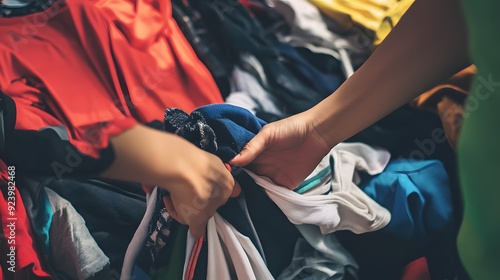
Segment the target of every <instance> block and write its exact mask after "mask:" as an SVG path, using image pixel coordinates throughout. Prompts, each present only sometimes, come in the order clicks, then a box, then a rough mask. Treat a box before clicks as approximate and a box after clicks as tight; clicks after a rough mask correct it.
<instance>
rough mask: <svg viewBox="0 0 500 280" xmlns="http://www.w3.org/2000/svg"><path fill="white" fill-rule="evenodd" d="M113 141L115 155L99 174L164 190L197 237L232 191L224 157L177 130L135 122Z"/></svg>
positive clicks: (173, 212)
mask: <svg viewBox="0 0 500 280" xmlns="http://www.w3.org/2000/svg"><path fill="white" fill-rule="evenodd" d="M111 143H112V144H113V148H114V150H115V154H116V158H115V161H114V163H113V164H112V165H111V167H109V168H108V169H107V170H105V171H104V172H103V173H102V174H101V176H103V177H106V178H111V179H118V180H126V181H134V182H140V183H142V184H146V185H151V186H159V187H161V188H163V189H165V190H168V191H169V192H170V197H169V198H168V199H167V200H168V202H167V204H166V206H167V210H168V211H169V213H170V214H171V215H172V217H173V218H175V219H176V220H178V221H180V222H182V223H185V224H188V225H189V226H190V229H191V232H192V233H193V235H194V236H195V237H197V236H200V235H202V234H203V231H204V228H205V224H206V222H207V221H208V219H209V218H210V217H212V216H213V214H214V212H215V210H216V209H217V208H218V207H219V206H220V205H222V204H224V203H225V202H226V200H227V198H228V197H229V195H230V194H231V190H232V188H233V186H234V180H233V178H232V176H231V174H230V173H229V171H228V170H227V169H226V168H225V166H224V164H223V163H222V161H221V160H220V159H219V158H217V157H216V156H214V155H212V154H209V153H207V152H205V151H203V150H201V149H199V148H197V147H196V146H194V145H193V144H191V143H189V142H187V141H186V140H184V139H182V138H180V137H178V136H176V135H173V134H170V133H165V132H161V131H157V130H154V129H151V128H148V127H145V126H142V125H137V126H135V127H133V128H132V129H130V130H128V131H126V132H124V133H122V134H120V135H118V136H116V137H114V138H113V139H111Z"/></svg>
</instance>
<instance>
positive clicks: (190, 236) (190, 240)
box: [182, 230, 196, 280]
mask: <svg viewBox="0 0 500 280" xmlns="http://www.w3.org/2000/svg"><path fill="white" fill-rule="evenodd" d="M195 242H196V239H195V238H194V236H193V234H191V230H188V232H187V236H186V257H185V258H184V269H183V270H182V280H186V270H187V268H188V265H189V258H190V257H191V253H192V252H193V247H194V243H195Z"/></svg>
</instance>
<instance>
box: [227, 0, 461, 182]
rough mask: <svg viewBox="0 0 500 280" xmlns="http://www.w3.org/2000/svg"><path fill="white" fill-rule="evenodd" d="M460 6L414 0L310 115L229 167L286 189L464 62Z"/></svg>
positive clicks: (270, 131)
mask: <svg viewBox="0 0 500 280" xmlns="http://www.w3.org/2000/svg"><path fill="white" fill-rule="evenodd" d="M460 3H461V2H460V1H459V0H416V1H415V3H414V4H413V5H412V7H410V9H409V10H408V11H407V13H406V14H405V15H404V16H403V18H402V19H401V21H400V22H399V23H398V24H397V25H396V27H395V28H394V29H393V31H392V32H391V33H390V34H389V36H388V37H387V38H386V39H385V41H384V42H383V43H382V44H381V45H380V46H379V47H378V48H377V50H376V51H375V52H374V53H373V54H372V56H371V57H370V58H369V59H368V60H367V61H366V62H365V64H363V66H362V67H361V68H360V69H358V70H357V71H356V73H354V75H352V76H351V77H350V78H349V79H348V80H347V81H346V82H345V83H344V84H343V85H342V86H341V87H340V88H339V89H338V90H337V91H335V92H334V93H333V94H332V95H331V96H329V97H328V98H326V99H325V100H323V101H322V102H321V103H319V104H318V105H316V106H315V107H313V108H312V109H310V110H308V111H306V112H304V113H301V114H298V115H295V116H292V117H290V118H287V119H284V120H281V121H278V122H275V123H271V124H269V125H267V126H265V127H264V129H263V130H262V131H261V132H260V133H259V134H258V135H257V136H256V137H255V138H254V139H252V141H250V142H249V143H248V144H247V146H246V147H245V148H244V149H243V151H242V152H241V153H240V155H238V156H237V157H236V158H235V159H234V160H233V161H232V164H234V165H239V166H243V165H247V164H250V163H251V165H250V166H249V168H251V169H253V170H254V171H255V172H256V173H258V174H261V175H266V176H268V177H270V178H271V179H273V180H274V181H275V182H276V183H280V184H282V185H284V186H287V187H288V188H294V187H295V186H297V185H298V184H299V183H300V182H301V181H302V180H303V179H304V178H305V177H306V176H307V175H309V173H310V172H311V171H312V170H313V169H314V167H315V166H316V165H317V164H318V162H319V161H320V160H321V158H322V157H323V156H324V155H325V154H326V153H328V151H329V150H330V149H331V148H332V147H334V146H335V145H336V144H338V143H339V142H341V141H344V140H345V139H347V138H349V137H350V136H352V135H354V134H356V133H357V132H359V131H361V130H362V129H364V128H366V127H367V126H369V125H370V124H372V123H374V122H376V121H377V120H379V119H380V118H382V117H384V116H385V115H387V114H389V113H390V112H391V111H393V110H395V109H397V108H398V107H399V106H401V105H403V104H404V103H406V102H408V101H410V100H411V99H413V98H414V97H416V96H417V95H419V94H420V93H422V92H424V91H425V90H427V89H429V88H431V87H432V86H434V85H436V84H437V83H438V82H441V81H443V80H445V79H446V78H448V77H450V76H451V75H452V74H454V73H455V72H457V71H458V70H460V69H462V68H463V67H465V66H467V65H468V64H469V59H468V54H467V32H466V26H465V19H464V17H463V15H462V11H461V5H460Z"/></svg>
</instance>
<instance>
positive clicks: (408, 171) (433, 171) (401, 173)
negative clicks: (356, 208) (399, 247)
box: [359, 159, 453, 240]
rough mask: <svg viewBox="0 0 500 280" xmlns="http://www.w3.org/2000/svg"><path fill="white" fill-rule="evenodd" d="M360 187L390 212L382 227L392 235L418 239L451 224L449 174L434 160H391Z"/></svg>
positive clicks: (436, 232) (364, 179)
mask: <svg viewBox="0 0 500 280" xmlns="http://www.w3.org/2000/svg"><path fill="white" fill-rule="evenodd" d="M359 187H360V188H361V189H362V190H363V191H364V192H365V193H366V194H367V195H368V196H370V197H371V198H373V199H374V200H375V201H377V202H378V203H379V204H380V205H382V206H383V207H385V208H387V209H388V210H389V212H391V216H392V219H391V221H390V222H389V224H388V225H387V226H386V227H385V228H384V229H382V230H384V231H386V232H390V233H392V234H394V235H395V236H398V237H401V238H404V239H408V240H410V239H411V240H421V239H424V238H428V237H429V236H430V235H433V234H439V233H441V232H443V231H445V230H447V229H449V227H450V226H452V225H453V213H452V203H451V194H450V187H449V182H448V175H447V174H446V171H445V169H444V167H443V165H442V164H441V162H439V161H437V160H426V161H415V160H406V159H397V160H393V161H391V162H389V165H387V167H386V168H385V170H384V171H383V172H382V173H380V174H378V175H375V176H366V177H365V178H362V182H361V184H359Z"/></svg>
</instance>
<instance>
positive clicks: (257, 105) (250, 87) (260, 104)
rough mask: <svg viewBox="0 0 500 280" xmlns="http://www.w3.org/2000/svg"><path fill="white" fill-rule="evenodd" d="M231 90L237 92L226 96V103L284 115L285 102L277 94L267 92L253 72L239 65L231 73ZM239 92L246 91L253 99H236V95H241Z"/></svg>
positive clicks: (251, 109) (254, 110) (250, 109)
mask: <svg viewBox="0 0 500 280" xmlns="http://www.w3.org/2000/svg"><path fill="white" fill-rule="evenodd" d="M231 91H233V92H237V93H236V94H235V95H233V94H230V95H229V96H228V97H227V98H226V103H228V104H233V105H237V106H240V107H244V108H246V109H248V110H249V111H251V112H252V113H254V114H255V112H256V111H264V112H267V113H270V114H273V115H276V116H281V115H283V113H282V111H283V110H282V108H283V104H281V103H280V102H279V101H278V100H277V99H276V97H275V96H273V95H272V94H270V93H269V92H267V91H266V90H265V89H264V88H263V87H262V86H261V84H260V83H259V81H258V80H257V79H256V78H255V77H254V76H253V75H252V74H250V73H248V72H246V71H244V70H242V69H240V68H239V67H235V68H234V70H233V73H232V75H231ZM238 92H244V93H246V94H247V95H248V96H249V97H250V99H251V101H250V102H249V101H248V100H244V101H243V102H242V101H238V100H235V99H236V96H239V94H238ZM231 95H233V96H231ZM245 102H248V105H246V106H241V105H242V104H244V103H245Z"/></svg>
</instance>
